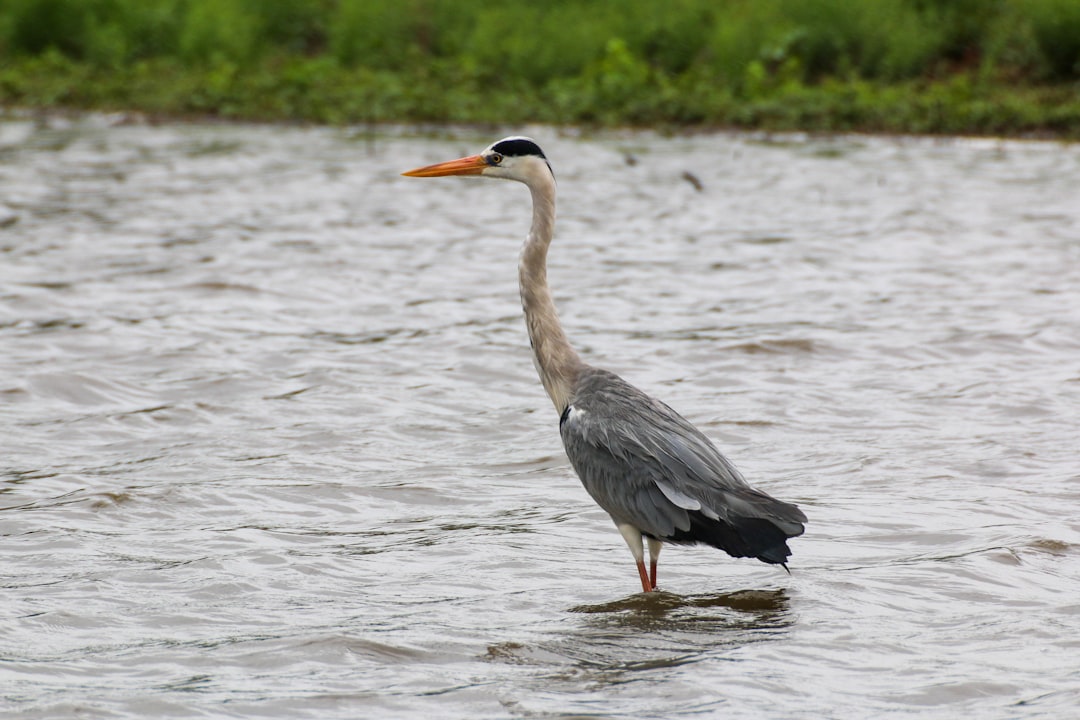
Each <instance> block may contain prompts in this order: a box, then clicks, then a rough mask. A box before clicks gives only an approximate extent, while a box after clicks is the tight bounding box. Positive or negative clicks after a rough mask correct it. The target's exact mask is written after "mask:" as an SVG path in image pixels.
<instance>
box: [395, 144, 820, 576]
mask: <svg viewBox="0 0 1080 720" xmlns="http://www.w3.org/2000/svg"><path fill="white" fill-rule="evenodd" d="M402 174H403V175H407V176H409V177H441V176H446V175H481V176H484V177H492V178H504V179H507V180H517V181H518V182H522V183H524V184H525V185H526V186H527V187H528V188H529V191H530V192H531V193H532V226H531V228H530V230H529V235H528V237H527V239H526V240H525V243H524V245H523V246H522V248H521V257H520V262H519V264H518V280H519V283H520V290H521V305H522V308H523V309H524V311H525V324H526V326H527V328H528V333H529V342H530V344H531V345H532V349H533V358H534V360H535V364H536V369H537V372H538V374H539V375H540V382H542V383H543V385H544V389H545V390H546V391H547V394H548V396H549V397H550V398H551V401H552V403H554V405H555V410H556V412H557V413H558V415H559V433H560V435H561V436H562V441H563V446H564V447H565V448H566V455H567V457H568V458H569V459H570V464H571V465H572V466H573V468H574V470H575V472H577V474H578V477H579V478H581V482H582V484H583V485H584V486H585V490H586V491H587V492H588V493H589V495H590V496H592V498H593V500H595V501H596V503H597V504H598V505H600V507H601V508H603V509H604V510H606V511H607V513H608V514H609V515H610V516H611V518H612V520H614V522H615V526H616V527H617V528H618V530H619V533H620V534H621V535H622V537H623V539H624V540H626V544H627V545H628V546H629V547H630V552H631V553H633V555H634V561H635V562H636V563H637V570H638V575H639V577H640V578H641V589H642V590H643V591H644V592H649V591H651V590H655V589H656V565H657V559H658V558H659V556H660V549H661V547H662V544H663V543H665V542H667V543H675V544H705V545H711V546H713V547H716V548H719V549H720V550H723V551H724V552H726V553H728V554H729V555H731V556H733V557H755V558H757V559H759V560H762V561H763V562H767V563H773V564H779V565H782V566H783V567H784V569H785V570H786V569H787V564H786V561H787V559H788V557H789V556H790V555H791V550H790V549H789V548H788V545H787V540H788V538H792V537H796V536H797V535H801V534H802V532H803V523H804V522H806V515H804V514H803V512H802V511H801V510H800V509H799V508H798V507H796V506H795V505H793V504H791V503H786V502H782V501H780V500H776V499H775V498H772V497H770V496H769V495H767V494H765V493H764V492H762V491H760V490H757V489H755V488H753V487H751V486H750V485H749V484H748V483H747V482H746V480H745V479H744V478H743V476H742V474H741V473H740V472H739V471H738V470H737V469H735V466H734V465H732V464H731V463H730V462H729V461H728V459H727V458H725V457H724V456H723V455H722V454H721V453H720V451H719V450H717V449H716V446H715V445H713V443H712V442H711V441H710V440H709V439H708V438H707V437H706V436H705V435H704V434H702V433H701V431H699V430H698V429H697V428H696V427H694V426H693V425H692V424H691V423H690V422H689V421H688V420H686V419H685V418H683V417H682V416H681V415H679V414H678V413H677V412H675V411H674V410H672V409H671V408H670V407H668V406H667V405H665V404H664V403H662V402H660V401H659V400H656V399H654V398H652V397H650V396H649V395H646V394H645V393H644V392H642V391H641V390H638V389H637V388H636V387H634V386H633V385H630V384H629V383H627V382H626V381H625V380H623V379H622V378H620V377H619V376H618V375H615V374H614V373H610V372H608V371H606V370H601V369H599V368H594V367H591V366H590V365H587V364H585V363H584V362H582V360H581V359H580V358H579V357H578V354H577V352H575V351H574V349H573V348H572V347H571V346H570V343H569V341H568V340H567V338H566V334H565V333H564V331H563V328H562V325H561V324H560V322H559V317H558V314H557V313H556V310H555V303H554V301H553V300H552V297H551V291H550V290H549V289H548V283H547V252H548V247H549V245H550V244H551V239H552V236H553V234H554V226H555V176H554V174H553V173H552V170H551V165H550V164H549V163H548V160H547V158H546V157H545V155H544V153H543V151H542V150H541V149H540V147H539V146H538V145H537V144H536V142H535V141H533V140H532V139H530V138H526V137H517V136H515V137H508V138H504V139H502V140H499V141H498V142H495V143H492V144H491V145H489V146H488V147H487V148H486V149H484V150H483V151H482V152H481V153H480V154H478V155H470V156H468V157H463V158H460V159H458V160H450V161H448V162H443V163H438V164H436V165H429V166H427V167H422V168H417V169H415V170H410V171H408V172H405V173H402ZM645 541H647V542H648V546H649V560H650V567H649V570H648V571H646V569H645V548H644V544H645Z"/></svg>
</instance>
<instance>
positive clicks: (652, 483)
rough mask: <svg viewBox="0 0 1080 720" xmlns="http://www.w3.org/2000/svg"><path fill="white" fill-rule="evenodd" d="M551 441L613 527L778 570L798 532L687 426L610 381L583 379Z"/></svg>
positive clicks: (794, 521)
mask: <svg viewBox="0 0 1080 720" xmlns="http://www.w3.org/2000/svg"><path fill="white" fill-rule="evenodd" d="M560 433H561V435H562V439H563V445H564V447H565V448H566V454H567V456H568V457H569V458H570V462H571V464H572V465H573V466H574V469H575V471H576V472H577V474H578V476H579V477H580V478H581V481H582V484H583V485H584V486H585V489H586V490H587V491H588V493H589V494H590V495H591V496H592V497H593V499H594V500H596V502H597V503H598V504H599V505H600V506H601V507H602V508H603V509H604V510H606V511H607V512H608V513H609V514H610V515H611V516H612V518H613V519H614V520H615V521H616V522H619V523H628V524H630V525H633V526H635V527H637V528H639V529H640V530H642V531H643V532H645V533H646V534H649V535H652V536H654V537H657V538H660V539H667V540H671V541H673V542H707V543H709V544H712V545H716V546H717V547H721V548H722V549H724V550H726V551H727V552H729V553H731V554H733V555H737V556H747V555H750V556H755V555H756V556H758V557H760V558H761V559H763V560H766V561H767V562H783V561H784V559H786V557H787V555H788V554H790V551H788V550H787V547H786V545H785V544H784V540H786V538H788V537H794V536H795V535H798V534H800V533H802V531H803V526H802V523H803V522H805V520H806V516H805V515H803V513H802V511H800V510H799V509H798V508H797V507H796V506H794V505H791V504H790V503H784V502H781V501H779V500H776V499H774V498H772V497H770V496H769V495H766V494H765V493H763V492H761V491H759V490H756V489H754V488H752V487H751V486H750V485H749V484H748V483H747V482H746V480H745V479H744V478H743V476H742V475H741V474H740V473H739V471H738V470H737V469H735V467H734V466H733V465H732V464H731V463H730V462H729V461H728V460H727V458H725V457H724V456H723V455H722V454H721V453H720V451H719V450H717V449H716V447H715V446H714V445H713V444H712V442H711V441H710V440H709V439H708V438H707V437H705V436H704V435H703V434H702V433H701V432H700V431H699V430H698V429H697V428H695V427H694V426H693V425H692V424H690V422H689V421H687V420H686V419H685V418H683V417H682V416H681V415H679V414H678V413H677V412H675V411H674V410H672V409H671V408H670V407H668V406H667V405H665V404H663V403H661V402H660V401H658V400H655V399H653V398H651V397H649V396H648V395H646V394H645V393H643V392H641V391H640V390H638V389H637V388H635V387H633V386H632V385H630V384H629V383H627V382H625V381H624V380H622V379H621V378H619V377H618V376H617V375H614V374H612V373H609V372H606V371H603V370H597V369H593V368H590V369H588V370H586V371H584V372H583V374H582V375H581V377H580V378H579V380H578V383H577V385H576V387H575V390H574V393H573V395H572V396H571V399H570V405H569V407H568V408H567V410H566V412H565V413H564V414H563V417H562V420H561V422H560ZM779 547H782V550H779V549H776V548H779Z"/></svg>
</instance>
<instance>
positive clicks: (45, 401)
mask: <svg viewBox="0 0 1080 720" xmlns="http://www.w3.org/2000/svg"><path fill="white" fill-rule="evenodd" d="M106 120H107V119H100V118H99V119H93V118H92V119H88V120H85V121H79V122H74V123H52V124H49V123H40V124H38V123H31V122H20V121H8V122H6V123H3V124H0V431H2V433H3V437H2V441H0V444H2V455H0V510H2V512H0V533H2V535H3V540H2V543H3V545H2V547H3V557H4V562H3V567H2V570H0V574H2V578H3V579H2V591H0V597H2V598H3V601H2V602H0V711H2V713H3V714H4V716H5V717H11V718H54V717H73V716H80V717H81V716H86V717H102V718H147V717H177V716H206V717H244V718H254V717H267V718H271V717H272V718H306V717H310V718H357V717H372V718H374V717H393V718H420V717H428V718H430V717H463V718H464V717H468V718H506V717H519V716H525V717H564V718H570V717H581V716H587V717H599V718H677V717H712V716H717V717H719V716H723V717H804V718H822V717H830V718H865V717H874V716H881V715H884V714H886V713H888V714H890V715H892V716H907V715H918V716H928V717H934V716H936V717H979V718H1015V717H1054V718H1060V717H1065V716H1070V715H1071V714H1072V713H1075V712H1076V708H1077V707H1080V639H1078V638H1080V600H1078V599H1077V591H1078V588H1080V521H1078V520H1077V510H1076V508H1077V505H1078V503H1080V470H1078V468H1080V460H1078V455H1077V447H1078V444H1080V443H1078V440H1080V191H1078V188H1080V147H1078V146H1062V145H1058V144H1052V143H1033V142H998V141H989V140H979V141H968V140H952V141H935V140H915V139H876V138H862V137H841V138H829V139H821V138H804V137H800V136H784V137H780V138H770V137H764V136H742V135H715V136H696V137H687V138H675V139H662V138H658V137H655V136H651V135H603V136H599V137H587V138H581V137H573V136H560V135H559V134H557V133H556V132H555V131H553V130H550V129H547V128H538V129H533V131H532V132H533V134H534V135H536V136H537V139H538V140H539V141H540V143H541V144H542V145H543V147H544V148H545V150H546V151H547V154H548V156H549V157H550V158H551V160H552V163H553V165H554V167H555V172H556V175H557V177H558V179H559V189H560V192H561V194H562V200H561V205H560V221H559V230H558V238H557V239H556V244H555V245H554V246H553V248H552V254H551V271H550V277H551V281H552V284H553V287H554V289H555V294H556V299H557V301H558V302H559V305H560V309H561V312H562V316H563V320H564V322H565V324H566V325H567V327H568V331H569V334H570V336H571V339H572V340H573V341H575V342H576V344H577V345H578V347H579V349H580V350H581V352H582V354H583V355H584V356H585V357H586V358H587V359H588V360H589V361H591V362H593V363H594V364H597V365H600V366H604V367H607V368H609V369H612V370H615V371H617V372H619V373H621V374H623V375H624V376H625V377H627V378H628V379H629V380H631V381H632V382H634V383H635V384H637V385H639V386H640V387H642V388H643V389H646V390H648V391H650V392H653V393H654V394H656V395H659V396H660V397H662V398H663V399H664V400H666V401H667V402H668V403H669V404H671V405H673V406H674V407H676V408H677V409H679V410H680V411H681V412H682V413H683V414H684V415H686V416H687V417H688V418H690V419H691V420H693V421H694V422H696V423H697V424H698V425H699V426H700V427H701V428H702V429H703V430H704V431H705V432H706V433H707V434H709V435H710V436H712V437H713V438H714V439H715V440H716V441H717V442H718V443H719V444H720V445H721V447H722V448H723V449H724V450H725V452H726V453H727V454H728V455H729V457H731V458H732V459H733V460H734V461H735V463H736V464H737V465H738V466H739V467H740V468H741V469H742V470H743V472H744V474H745V475H746V476H747V477H748V478H749V479H750V480H751V481H752V482H753V483H755V484H756V485H759V486H760V487H762V488H763V489H765V490H767V491H768V492H770V493H771V494H774V495H776V496H777V497H780V498H783V499H785V500H790V501H794V502H797V503H799V504H800V506H801V507H802V508H803V509H804V510H805V511H806V513H807V515H808V516H809V518H810V523H809V524H808V526H807V532H806V535H805V536H804V537H801V538H798V539H796V540H794V541H792V543H791V545H792V547H793V550H794V553H795V554H794V556H793V557H792V560H791V569H792V574H791V575H790V576H788V575H786V574H785V573H784V572H783V571H782V570H778V569H777V568H776V567H773V566H767V565H764V564H761V563H757V562H755V561H749V560H739V561H736V560H733V559H731V558H728V557H726V556H724V555H723V554H721V553H719V552H717V551H714V550H710V549H706V548H673V549H669V550H667V551H666V552H665V554H664V556H663V559H662V562H661V566H660V571H661V574H660V585H661V588H662V590H663V592H661V593H657V594H655V595H653V596H642V595H639V594H635V592H636V589H637V588H638V580H637V577H636V573H635V571H634V567H633V564H632V561H631V559H630V556H629V553H628V552H627V551H626V548H625V546H624V545H623V542H622V540H621V538H620V537H619V535H618V534H617V533H616V532H615V531H614V529H613V527H612V526H611V525H610V522H609V520H608V519H607V517H606V515H605V514H604V513H603V512H602V511H600V510H599V509H597V508H596V507H594V506H593V505H592V503H591V501H590V500H589V498H588V497H587V496H586V494H585V492H584V490H583V489H582V488H581V487H580V484H579V483H578V481H577V479H576V478H575V477H574V475H573V473H572V471H571V470H570V468H569V466H568V464H567V461H566V459H565V457H564V456H563V454H562V449H561V446H560V443H559V438H558V432H557V418H556V416H555V414H554V411H553V409H552V407H551V405H550V403H549V402H548V400H547V398H546V397H545V396H544V394H543V390H542V389H541V387H540V385H539V382H538V381H537V379H536V377H535V375H534V371H533V368H532V363H531V359H530V356H529V351H528V344H527V340H526V337H525V332H524V327H523V324H522V321H521V318H520V316H519V308H518V299H517V289H516V286H515V283H516V261H517V250H518V245H519V243H520V240H521V238H522V237H523V236H524V233H525V230H526V227H527V224H528V195H527V193H526V192H525V190H524V189H523V188H521V187H520V186H516V185H514V184H511V183H493V182H486V181H472V182H470V181H467V180H460V179H441V180H417V179H411V178H402V177H399V176H398V173H399V172H400V171H402V170H405V169H408V168H412V167H415V166H418V165H421V164H427V163H430V162H435V161H439V160H445V159H450V158H453V157H457V156H459V155H462V154H467V153H472V152H476V151H477V150H479V149H480V148H482V147H483V146H485V145H486V144H487V143H488V142H490V141H491V140H492V139H494V138H495V137H496V135H490V136H489V135H488V134H483V135H481V134H478V133H476V132H464V131H463V132H460V133H457V134H443V135H440V136H438V137H431V136H426V137H419V136H413V135H410V134H409V133H405V132H387V133H384V134H378V135H372V134H365V133H362V132H359V133H358V132H353V131H343V130H331V129H295V128H274V127H245V126H198V125H195V126H192V125H176V126H163V127H133V126H118V127H111V126H109V123H108V122H107V121H106ZM514 130H517V129H514ZM503 134H505V133H503ZM686 172H689V173H692V175H693V179H694V180H696V181H697V183H698V184H699V185H700V190H699V189H697V187H696V186H695V184H694V183H693V182H691V180H690V179H689V178H687V177H685V176H684V175H683V174H684V173H686Z"/></svg>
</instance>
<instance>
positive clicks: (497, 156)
mask: <svg viewBox="0 0 1080 720" xmlns="http://www.w3.org/2000/svg"><path fill="white" fill-rule="evenodd" d="M502 157H503V156H502V155H500V154H499V153H495V154H493V155H491V156H490V157H488V162H489V163H491V164H492V165H498V164H499V163H501V162H502Z"/></svg>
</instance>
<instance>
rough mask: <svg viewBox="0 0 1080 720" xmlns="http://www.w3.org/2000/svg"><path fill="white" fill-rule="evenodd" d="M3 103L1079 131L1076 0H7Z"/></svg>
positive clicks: (364, 118)
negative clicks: (659, 0) (530, 0)
mask: <svg viewBox="0 0 1080 720" xmlns="http://www.w3.org/2000/svg"><path fill="white" fill-rule="evenodd" d="M0 105H6V106H14V105H19V106H32V107H76V108H91V109H134V110H141V111H145V112H149V113H154V114H167V115H193V114H198V115H215V116H220V117H228V118H244V119H259V120H278V119H287V120H305V121H317V122H330V123H347V122H417V121H419V122H466V123H470V122H480V123H488V122H497V123H500V124H511V123H522V122H550V123H588V124H600V125H653V126H656V125H660V126H665V127H672V126H705V127H714V126H739V127H751V128H768V129H808V130H867V131H887V132H929V133H980V134H1023V133H1049V134H1055V135H1058V136H1065V137H1074V138H1075V137H1080V0H667V2H665V3H663V4H659V3H655V2H651V1H650V0H547V1H546V2H542V3H541V2H529V1H528V0H3V3H2V5H0Z"/></svg>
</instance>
